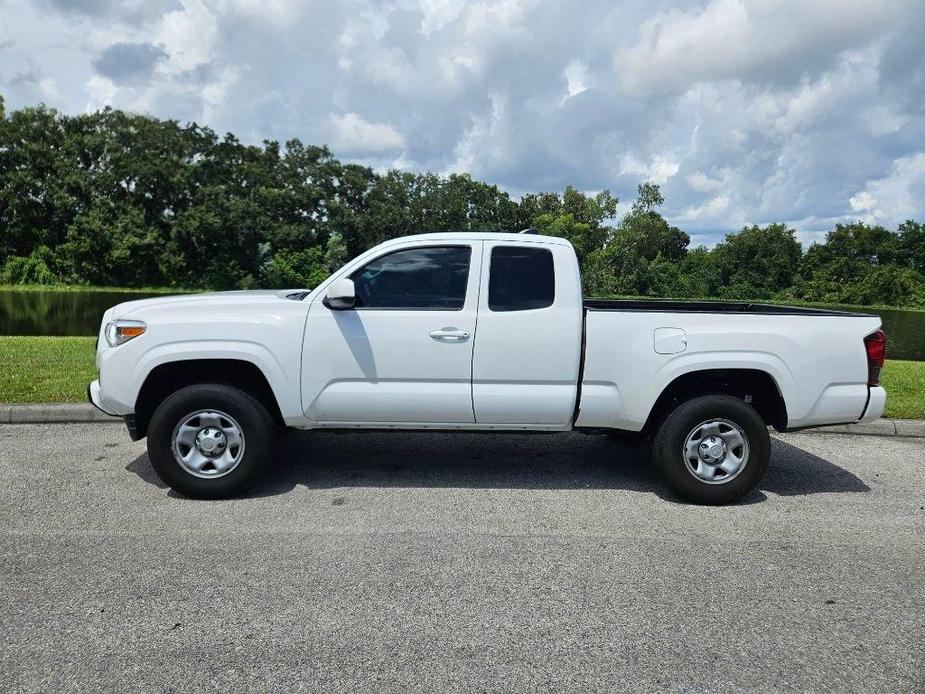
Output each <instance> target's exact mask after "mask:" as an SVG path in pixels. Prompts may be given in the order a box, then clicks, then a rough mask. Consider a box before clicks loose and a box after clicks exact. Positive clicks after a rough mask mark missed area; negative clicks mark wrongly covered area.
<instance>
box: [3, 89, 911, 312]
mask: <svg viewBox="0 0 925 694" xmlns="http://www.w3.org/2000/svg"><path fill="white" fill-rule="evenodd" d="M663 203H664V199H663V197H662V194H661V191H660V190H659V187H658V186H657V185H654V184H652V183H643V184H641V185H640V186H639V188H638V195H637V198H636V200H635V201H634V202H633V203H632V206H631V208H630V209H629V211H628V212H627V213H626V214H624V215H622V216H620V217H619V218H618V209H617V204H618V200H617V198H616V196H614V195H612V194H611V193H610V192H609V191H606V190H605V191H603V192H600V193H597V194H594V195H589V194H585V193H582V192H581V191H578V190H576V189H575V188H573V187H567V188H566V189H565V190H564V191H563V192H561V193H560V192H543V193H530V194H527V195H524V196H522V197H521V198H520V199H519V200H514V199H511V197H510V196H509V195H508V194H507V193H506V192H505V191H503V190H501V189H499V188H498V187H497V186H494V185H491V184H488V183H484V182H481V181H477V180H473V179H472V177H471V176H469V175H467V174H453V175H450V176H440V175H436V174H433V173H424V174H416V173H408V172H403V171H397V170H393V171H388V172H385V173H377V172H375V171H373V170H372V169H371V168H369V167H366V166H360V165H358V164H351V163H345V162H341V161H339V160H338V159H336V158H335V157H334V156H333V155H332V153H331V152H330V151H329V150H328V149H327V148H326V147H321V146H313V145H305V144H303V143H302V142H300V141H299V140H297V139H292V140H289V141H287V142H285V143H284V144H280V143H279V142H276V141H271V140H267V141H264V142H263V143H262V144H261V145H247V144H243V143H242V142H240V141H239V140H238V139H237V138H236V137H235V136H234V135H232V134H230V133H229V134H226V135H224V136H219V135H218V134H216V133H215V132H214V131H212V130H211V129H209V128H208V127H204V126H201V125H199V124H197V123H188V124H185V125H184V124H180V123H179V122H177V121H173V120H160V119H156V118H152V117H150V116H145V115H138V114H132V113H126V112H123V111H119V110H114V109H108V108H107V109H105V110H103V111H98V112H95V113H87V114H81V115H76V116H68V115H65V114H61V113H59V112H57V111H55V110H54V109H50V108H46V107H45V106H39V107H34V108H23V109H20V110H16V111H12V112H10V113H8V114H7V113H6V112H5V110H4V108H3V101H2V98H0V282H2V283H7V284H76V285H97V286H123V287H154V286H170V287H183V288H211V289H234V288H241V289H248V288H256V287H271V288H276V287H302V286H309V287H311V286H313V285H315V284H317V283H318V282H320V281H321V280H322V279H324V277H326V276H327V274H328V273H329V272H330V271H332V270H334V269H336V268H337V267H339V266H340V265H342V264H343V263H344V262H345V261H346V260H348V259H350V258H352V257H354V256H356V255H358V254H359V253H362V252H363V251H364V250H366V249H367V248H370V247H371V246H373V245H375V244H377V243H380V242H382V241H385V240H386V239H390V238H394V237H397V236H404V235H407V234H417V233H425V232H436V231H512V230H520V229H523V228H526V227H534V228H536V229H538V230H539V231H541V232H542V233H545V234H552V235H556V236H562V237H565V238H568V239H569V240H570V241H571V242H572V244H573V245H574V246H575V250H576V252H577V253H578V257H579V260H580V262H581V266H582V274H583V278H584V283H585V290H586V292H587V293H588V294H589V295H596V296H609V295H627V296H657V297H682V298H683V297H690V298H694V297H702V298H724V299H743V300H755V299H759V300H760V299H785V300H805V301H814V302H828V303H855V304H874V303H877V304H890V305H897V306H919V307H925V225H923V224H920V223H917V222H915V221H911V220H910V221H907V222H905V223H903V224H901V225H900V226H899V227H898V229H896V230H889V229H885V228H884V227H882V226H876V225H868V224H863V223H860V222H858V223H853V224H839V225H836V226H835V228H834V229H833V230H832V231H830V232H829V233H828V234H827V235H826V238H825V241H824V242H821V243H817V244H814V245H812V246H810V247H809V248H808V249H807V250H806V251H805V252H804V251H803V249H802V247H801V246H800V243H799V242H798V241H797V239H796V236H795V232H794V230H793V229H789V228H787V227H786V225H783V224H770V225H768V226H764V227H760V226H749V227H745V228H743V229H742V230H740V231H738V232H735V233H731V234H728V235H727V236H726V237H725V239H724V240H723V241H721V242H720V243H718V244H717V245H716V246H714V247H713V248H712V249H707V248H705V247H702V246H699V247H696V248H691V247H690V237H689V235H688V234H687V233H685V232H684V231H682V230H681V229H679V228H677V227H675V226H672V225H671V224H669V223H668V221H667V220H666V219H665V218H664V217H663V216H662V215H661V214H660V212H659V209H660V207H661V206H662V205H663Z"/></svg>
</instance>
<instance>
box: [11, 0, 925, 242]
mask: <svg viewBox="0 0 925 694" xmlns="http://www.w3.org/2000/svg"><path fill="white" fill-rule="evenodd" d="M923 45H925V0H812V1H809V0H793V1H788V0H779V1H776V2H772V1H771V0H700V1H699V2H689V3H677V2H658V1H654V2H653V1H652V0H642V1H639V2H635V1H634V2H614V0H600V1H599V0H583V1H582V2H564V1H563V2H554V1H553V0H494V1H489V0H480V1H477V2H459V1H454V0H396V1H390V2H384V1H383V2H376V1H372V0H371V1H366V2H364V1H361V0H349V1H342V2H330V1H327V0H326V1H317V0H148V1H142V0H136V1H133V2H119V1H118V0H35V1H33V2H27V1H26V0H0V93H2V94H3V95H4V97H5V99H6V102H7V108H8V109H13V108H18V107H21V106H23V105H31V104H36V103H38V102H44V103H46V104H48V105H50V106H54V107H56V108H58V109H61V110H62V111H65V112H68V113H77V112H82V111H85V110H94V109H98V108H101V107H103V106H105V105H112V106H115V107H118V108H124V109H130V110H134V111H141V112H147V113H151V114H153V115H156V116H159V117H164V118H168V117H169V118H176V119H179V120H181V121H186V120H196V121H198V122H200V123H204V124H208V125H211V126H212V127H213V128H215V129H216V130H219V131H225V130H230V131H232V132H234V133H236V134H237V135H239V136H240V137H241V138H242V139H244V140H246V141H252V142H259V141H260V140H262V139H265V138H274V139H281V140H285V139H287V138H290V137H298V138H300V139H302V140H303V141H305V142H309V143H318V144H320V143H327V144H329V145H330V146H331V147H332V149H333V150H334V152H335V154H336V155H337V156H339V157H340V158H343V159H350V160H355V161H361V162H364V163H367V164H370V165H372V166H374V167H376V168H378V169H385V168H388V167H398V168H404V169H410V170H415V171H424V170H430V171H437V172H441V173H449V172H453V171H469V172H471V173H472V175H473V176H475V177H477V178H480V179H483V180H486V181H489V182H492V183H496V184H498V185H500V186H501V187H503V188H505V189H506V190H508V191H510V192H511V193H512V194H513V195H515V196H516V195H519V194H520V193H522V192H524V191H534V190H561V189H562V188H563V187H564V186H565V185H566V184H568V183H571V184H573V185H575V186H577V187H579V188H580V189H582V190H586V191H596V190H600V189H603V188H609V189H611V190H612V191H613V192H615V193H616V194H618V195H619V196H620V198H621V200H623V201H624V202H629V201H630V199H631V198H632V196H633V194H634V191H635V186H636V184H637V183H638V182H640V181H643V180H652V181H656V182H658V183H660V184H661V185H662V187H663V190H664V193H665V196H666V198H667V203H666V207H665V213H666V216H668V218H669V219H670V220H671V221H672V222H673V223H675V224H678V225H679V226H681V227H682V228H684V229H686V230H688V231H689V232H690V233H691V234H692V235H693V236H694V240H695V242H705V243H708V244H711V243H713V242H714V241H715V240H716V239H717V238H718V237H719V236H721V234H722V233H724V232H726V231H728V230H731V229H736V228H738V227H740V226H742V225H743V224H746V223H766V222H769V221H786V222H789V223H790V224H792V225H793V226H794V227H795V228H796V229H797V230H798V231H799V233H800V237H801V238H802V239H803V240H804V241H811V240H813V239H815V238H818V237H819V236H820V235H821V233H822V232H823V231H824V230H826V229H829V228H831V225H832V224H833V223H834V222H835V221H840V220H849V219H863V220H866V221H872V222H879V223H883V224H887V225H890V226H895V224H897V223H898V222H899V221H902V220H903V219H906V218H909V217H915V218H917V219H920V220H923V219H925V50H923Z"/></svg>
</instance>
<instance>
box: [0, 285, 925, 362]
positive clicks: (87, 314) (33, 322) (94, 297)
mask: <svg viewBox="0 0 925 694" xmlns="http://www.w3.org/2000/svg"><path fill="white" fill-rule="evenodd" d="M149 296H163V295H162V294H144V293H139V292H135V293H131V292H129V293H127V292H113V291H99V290H87V291H55V290H49V291H16V290H12V289H4V290H0V335H96V333H97V331H98V330H99V327H100V321H101V320H102V318H103V312H104V311H106V309H108V308H109V307H110V306H114V305H115V304H118V303H121V302H123V301H133V300H135V299H145V298H147V297H149ZM829 308H831V307H829ZM838 308H845V309H846V310H855V311H862V312H865V313H876V314H877V315H879V316H880V317H881V319H882V320H883V328H884V330H886V334H887V339H888V340H889V342H888V343H887V355H888V357H889V358H891V359H914V360H916V361H925V311H905V310H902V309H870V308H864V307H856V306H855V307H849V306H845V307H838ZM820 320H824V319H820Z"/></svg>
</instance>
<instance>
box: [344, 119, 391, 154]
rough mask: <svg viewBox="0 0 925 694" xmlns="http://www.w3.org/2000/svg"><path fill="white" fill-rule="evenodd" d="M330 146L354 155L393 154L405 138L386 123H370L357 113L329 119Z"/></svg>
mask: <svg viewBox="0 0 925 694" xmlns="http://www.w3.org/2000/svg"><path fill="white" fill-rule="evenodd" d="M329 122H330V132H331V146H332V147H334V148H335V149H337V150H342V151H346V152H352V153H355V154H378V153H381V152H393V151H395V150H398V149H402V148H403V147H404V146H405V138H404V137H402V135H401V133H399V132H398V131H397V130H395V128H393V127H392V126H391V125H389V124H388V123H370V122H369V121H367V120H366V119H364V118H363V117H362V116H361V115H359V114H357V113H343V114H340V115H332V116H331V117H330V120H329Z"/></svg>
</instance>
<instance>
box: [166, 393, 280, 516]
mask: <svg viewBox="0 0 925 694" xmlns="http://www.w3.org/2000/svg"><path fill="white" fill-rule="evenodd" d="M272 445H273V418H272V417H271V416H270V413H269V412H267V409H266V408H265V407H264V406H263V405H262V404H261V403H260V402H259V401H258V400H256V399H255V398H254V397H252V396H251V395H250V394H248V393H246V392H244V391H243V390H240V389H239V388H234V387H232V386H227V385H219V384H200V385H192V386H187V387H186V388H182V389H180V390H178V391H176V392H175V393H173V394H171V395H170V396H168V397H167V398H166V399H164V401H163V402H162V403H161V404H160V405H159V406H158V407H157V409H156V410H155V411H154V415H153V416H152V417H151V422H150V424H149V425H148V457H149V458H150V459H151V465H152V466H153V467H154V470H155V471H156V472H157V474H158V476H159V477H160V478H161V479H162V480H163V481H164V482H165V483H166V484H167V485H169V486H170V488H171V489H173V490H174V491H176V492H178V493H180V494H182V495H184V496H188V497H193V498H196V499H221V498H225V497H229V496H234V495H236V494H239V493H241V492H243V491H244V490H246V489H247V488H248V487H250V486H251V484H252V483H253V482H254V480H255V479H256V477H257V476H258V474H259V473H260V471H261V470H262V469H263V467H264V466H265V465H266V463H267V462H268V461H269V460H270V459H271V455H272Z"/></svg>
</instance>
